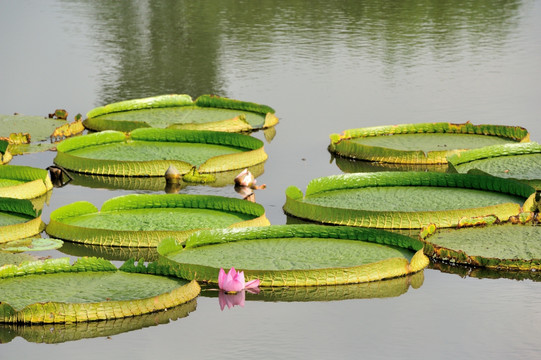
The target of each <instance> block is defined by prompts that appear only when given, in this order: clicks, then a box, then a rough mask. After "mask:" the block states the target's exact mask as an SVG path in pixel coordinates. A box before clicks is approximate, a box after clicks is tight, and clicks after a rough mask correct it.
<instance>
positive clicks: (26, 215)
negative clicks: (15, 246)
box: [0, 197, 44, 243]
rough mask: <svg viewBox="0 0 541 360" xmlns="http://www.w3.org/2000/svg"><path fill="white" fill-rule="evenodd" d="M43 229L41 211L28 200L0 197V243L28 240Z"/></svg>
mask: <svg viewBox="0 0 541 360" xmlns="http://www.w3.org/2000/svg"><path fill="white" fill-rule="evenodd" d="M43 229H44V224H43V222H42V221H41V210H36V208H35V207H34V204H33V203H32V202H31V201H30V200H26V199H13V198H3V197H0V243H5V242H8V241H12V240H18V239H24V238H28V237H31V236H34V235H36V234H39V233H40V232H41V231H43Z"/></svg>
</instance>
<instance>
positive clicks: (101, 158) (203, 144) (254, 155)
mask: <svg viewBox="0 0 541 360" xmlns="http://www.w3.org/2000/svg"><path fill="white" fill-rule="evenodd" d="M57 150H58V154H57V156H56V158H55V159H54V162H55V163H56V164H57V165H59V166H62V167H64V168H65V169H68V170H71V171H75V172H80V173H86V174H97V175H114V176H164V174H165V172H166V171H167V169H168V168H169V166H174V167H175V168H176V169H177V170H178V171H179V172H180V173H181V174H187V173H189V172H193V171H194V169H195V168H197V171H198V172H199V173H201V174H208V173H218V172H224V171H231V170H235V169H241V168H245V167H250V166H254V165H256V164H260V163H263V162H265V160H266V159H267V154H266V153H265V151H264V149H263V142H262V141H261V140H258V139H255V138H253V137H251V136H247V135H241V134H230V133H224V132H217V131H196V130H171V129H137V130H134V131H133V132H131V134H129V135H125V134H124V133H121V132H117V131H104V132H100V133H95V134H90V135H85V136H80V137H75V138H71V139H67V140H64V141H63V142H61V143H60V144H59V145H58V147H57Z"/></svg>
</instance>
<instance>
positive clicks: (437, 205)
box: [284, 172, 535, 229]
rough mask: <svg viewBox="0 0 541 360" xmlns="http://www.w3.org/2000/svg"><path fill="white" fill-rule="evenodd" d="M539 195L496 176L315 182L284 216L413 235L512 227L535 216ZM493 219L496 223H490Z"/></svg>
mask: <svg viewBox="0 0 541 360" xmlns="http://www.w3.org/2000/svg"><path fill="white" fill-rule="evenodd" d="M534 192H535V189H533V188H532V187H530V186H528V185H525V184H521V183H518V182H516V181H511V180H506V179H499V178H496V177H493V176H481V175H470V174H442V173H427V172H405V173H399V172H379V173H371V174H369V173H359V174H347V175H337V176H329V177H324V178H318V179H314V180H312V181H311V182H310V183H309V184H308V187H307V189H306V195H303V194H302V192H301V190H300V189H298V188H297V187H295V186H290V187H289V188H288V189H287V190H286V203H285V205H284V211H285V212H286V213H287V214H289V215H292V216H295V217H299V218H302V219H307V220H311V221H316V222H321V223H328V224H338V225H353V226H363V227H376V228H389V229H411V228H422V227H424V226H427V225H428V224H432V223H434V224H437V226H438V227H457V226H463V225H465V224H468V223H470V222H471V223H476V222H479V221H480V222H487V221H507V220H508V219H509V218H510V217H511V216H516V215H518V214H519V213H520V212H521V211H522V207H523V206H524V211H532V209H533V208H534V207H535V204H534V200H533V199H534V195H532V194H533V193H534ZM526 200H527V201H526ZM525 201H526V202H525ZM488 215H490V216H492V217H493V218H492V220H489V219H486V218H485V217H486V216H488Z"/></svg>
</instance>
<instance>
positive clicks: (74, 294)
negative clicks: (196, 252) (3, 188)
mask: <svg viewBox="0 0 541 360" xmlns="http://www.w3.org/2000/svg"><path fill="white" fill-rule="evenodd" d="M0 287H1V288H2V290H3V291H2V294H1V295H0V322H4V323H73V322H83V321H93V320H107V319H115V318H122V317H128V316H135V315H141V314H145V313H150V312H154V311H160V310H164V309H167V308H170V307H173V306H176V305H180V304H182V303H185V302H187V301H189V300H192V299H194V298H195V297H196V296H197V295H198V294H199V291H200V288H199V285H198V284H197V283H196V282H187V281H184V280H181V279H178V278H167V277H160V276H152V275H147V274H132V273H128V272H126V271H119V270H118V269H117V268H116V267H115V266H114V265H113V264H111V263H110V262H108V261H107V260H104V259H98V258H81V259H79V260H78V261H77V262H76V263H75V264H73V265H71V264H70V261H69V259H68V258H61V259H50V260H45V261H41V262H29V263H24V264H21V265H20V266H14V265H6V266H3V267H1V268H0Z"/></svg>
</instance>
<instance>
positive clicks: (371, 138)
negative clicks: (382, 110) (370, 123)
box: [329, 122, 530, 164]
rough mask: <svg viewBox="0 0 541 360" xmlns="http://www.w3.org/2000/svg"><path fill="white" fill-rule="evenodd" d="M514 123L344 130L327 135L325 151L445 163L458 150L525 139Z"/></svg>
mask: <svg viewBox="0 0 541 360" xmlns="http://www.w3.org/2000/svg"><path fill="white" fill-rule="evenodd" d="M529 139H530V137H529V134H528V131H527V130H526V129H524V128H521V127H517V126H500V125H473V124H471V123H469V122H468V123H464V124H451V123H426V124H406V125H394V126H377V127H368V128H360V129H350V130H345V131H344V132H343V134H342V135H338V134H333V135H331V144H330V146H329V151H331V152H332V153H334V154H336V155H339V156H343V157H349V158H355V159H361V160H369V161H378V162H384V163H400V164H446V163H447V159H446V157H447V156H449V155H451V154H455V153H459V152H461V151H464V150H467V149H472V148H478V147H483V146H489V145H495V144H504V143H511V142H527V141H529Z"/></svg>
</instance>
